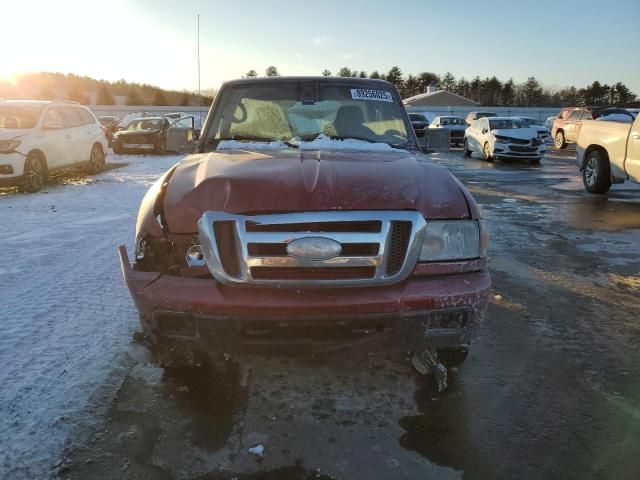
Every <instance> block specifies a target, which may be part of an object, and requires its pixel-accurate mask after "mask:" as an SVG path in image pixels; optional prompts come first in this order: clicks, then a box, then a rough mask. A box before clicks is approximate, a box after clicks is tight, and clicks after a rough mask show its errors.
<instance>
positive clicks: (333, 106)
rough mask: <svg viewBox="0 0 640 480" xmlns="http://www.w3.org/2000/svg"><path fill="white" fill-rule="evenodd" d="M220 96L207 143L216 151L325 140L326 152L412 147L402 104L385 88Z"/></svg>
mask: <svg viewBox="0 0 640 480" xmlns="http://www.w3.org/2000/svg"><path fill="white" fill-rule="evenodd" d="M356 85H357V84H356ZM359 86H362V85H359ZM220 95H223V97H222V98H220V99H219V100H218V103H219V105H220V107H219V108H217V109H216V111H215V112H214V117H213V120H212V122H211V126H210V127H209V131H208V134H207V142H206V144H207V145H208V146H212V147H214V148H218V149H220V148H228V147H229V145H233V144H229V143H224V142H228V141H239V142H252V143H254V144H255V143H256V142H257V143H260V142H263V143H267V144H269V143H270V144H272V146H277V147H282V148H287V147H293V148H296V147H302V148H304V147H305V146H306V147H309V148H315V146H318V147H319V145H318V144H317V143H316V144H311V143H307V142H313V141H314V140H319V141H321V146H322V148H333V147H335V148H340V147H341V146H346V145H347V144H349V146H350V147H352V148H355V147H356V146H357V145H359V146H361V147H362V148H365V149H368V148H375V147H372V146H371V145H373V144H381V145H383V146H385V147H387V148H388V147H395V148H406V147H407V146H409V145H410V140H409V138H410V137H409V135H408V134H407V128H406V125H405V121H404V117H403V111H402V106H401V105H400V104H399V103H398V102H396V101H395V99H394V97H393V95H392V93H391V92H390V91H387V90H384V89H381V88H380V87H377V88H375V89H369V88H366V89H362V88H354V85H336V84H326V83H325V84H323V83H322V82H320V83H316V84H314V83H293V84H284V83H279V84H262V85H246V86H244V85H240V86H234V87H229V88H227V89H225V90H223V92H221V94H220ZM330 140H337V142H331V141H330ZM354 140H355V141H358V143H357V145H356V144H355V143H354V142H353V141H354ZM340 141H346V142H343V143H340ZM274 142H281V143H280V144H278V143H274ZM305 143H306V145H305ZM367 144H371V145H369V146H367ZM257 148H260V146H259V145H258V147H257Z"/></svg>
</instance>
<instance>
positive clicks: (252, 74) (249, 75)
mask: <svg viewBox="0 0 640 480" xmlns="http://www.w3.org/2000/svg"><path fill="white" fill-rule="evenodd" d="M274 68H275V67H274ZM257 76H258V72H256V71H255V70H249V71H248V72H247V73H245V74H244V78H254V77H257ZM267 76H268V77H271V76H277V75H268V74H267Z"/></svg>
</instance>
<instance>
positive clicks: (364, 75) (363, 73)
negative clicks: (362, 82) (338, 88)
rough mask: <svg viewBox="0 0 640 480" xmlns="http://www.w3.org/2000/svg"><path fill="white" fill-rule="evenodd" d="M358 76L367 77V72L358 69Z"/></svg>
mask: <svg viewBox="0 0 640 480" xmlns="http://www.w3.org/2000/svg"><path fill="white" fill-rule="evenodd" d="M358 77H360V78H367V72H365V71H364V70H360V73H359V74H358Z"/></svg>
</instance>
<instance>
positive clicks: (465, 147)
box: [464, 138, 471, 157]
mask: <svg viewBox="0 0 640 480" xmlns="http://www.w3.org/2000/svg"><path fill="white" fill-rule="evenodd" d="M464 156H465V157H470V156H471V150H469V143H468V142H467V139H466V138H465V139H464Z"/></svg>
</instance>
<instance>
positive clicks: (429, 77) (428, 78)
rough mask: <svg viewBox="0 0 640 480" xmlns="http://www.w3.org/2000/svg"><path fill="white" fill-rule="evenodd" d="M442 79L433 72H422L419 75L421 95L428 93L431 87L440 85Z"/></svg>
mask: <svg viewBox="0 0 640 480" xmlns="http://www.w3.org/2000/svg"><path fill="white" fill-rule="evenodd" d="M439 84H440V77H439V76H438V75H437V74H435V73H433V72H421V73H419V74H418V88H419V90H420V93H424V92H426V91H427V87H428V86H429V85H439Z"/></svg>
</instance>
